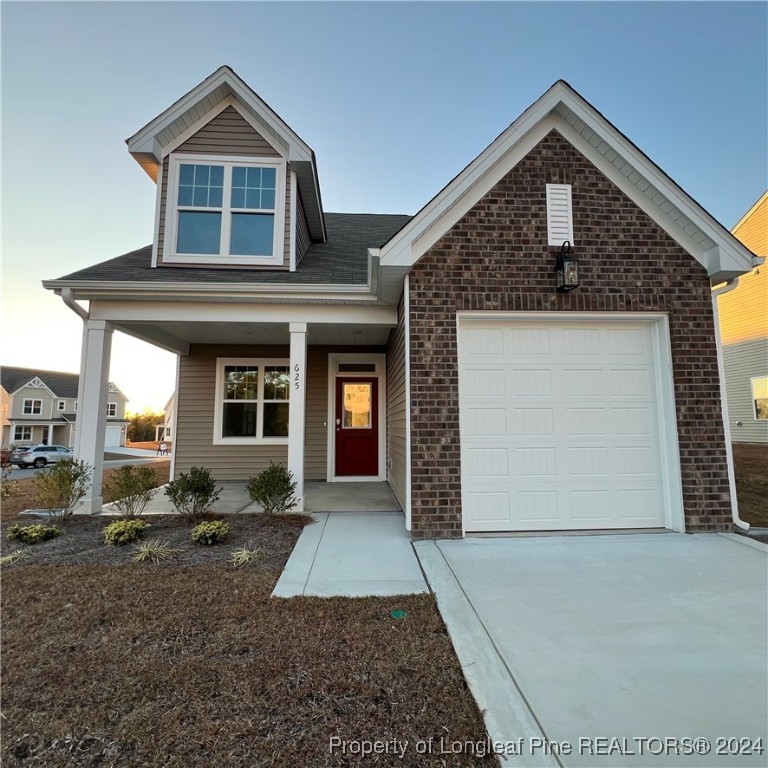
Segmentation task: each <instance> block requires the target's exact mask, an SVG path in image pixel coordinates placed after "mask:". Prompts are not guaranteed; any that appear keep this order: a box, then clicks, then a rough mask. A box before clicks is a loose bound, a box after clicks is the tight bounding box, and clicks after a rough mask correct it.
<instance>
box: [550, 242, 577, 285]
mask: <svg viewBox="0 0 768 768" xmlns="http://www.w3.org/2000/svg"><path fill="white" fill-rule="evenodd" d="M555 271H556V274H557V278H556V283H555V285H556V287H557V290H558V292H559V293H568V291H572V290H573V289H574V288H578V287H579V262H578V261H576V258H575V257H574V256H572V255H571V243H570V241H569V240H566V241H565V242H564V243H563V245H562V247H561V248H560V253H558V254H557V266H556V268H555Z"/></svg>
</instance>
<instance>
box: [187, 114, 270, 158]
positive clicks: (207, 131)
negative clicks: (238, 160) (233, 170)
mask: <svg viewBox="0 0 768 768" xmlns="http://www.w3.org/2000/svg"><path fill="white" fill-rule="evenodd" d="M174 152H193V153H206V154H213V155H249V156H252V157H280V153H279V152H278V151H277V150H276V149H275V148H274V147H273V146H272V145H271V144H270V143H269V142H268V141H267V140H266V139H265V138H264V137H263V136H262V135H261V134H260V133H259V132H258V131H256V129H255V128H254V127H253V126H252V125H251V124H250V123H249V122H248V121H247V120H246V119H245V118H244V117H243V116H242V115H241V114H240V113H239V112H238V111H237V110H236V109H235V108H234V107H227V108H226V109H225V110H224V111H223V112H220V113H219V114H218V115H217V116H216V117H214V118H213V120H211V122H210V123H208V124H207V125H205V126H203V127H202V128H201V129H200V130H199V131H198V132H197V133H196V134H194V136H192V137H190V138H189V139H187V140H186V141H185V142H184V143H183V144H180V145H179V146H178V147H177V148H176V149H175V150H174Z"/></svg>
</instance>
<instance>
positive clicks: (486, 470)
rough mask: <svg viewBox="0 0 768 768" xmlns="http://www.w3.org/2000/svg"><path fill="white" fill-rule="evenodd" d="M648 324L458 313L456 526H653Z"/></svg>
mask: <svg viewBox="0 0 768 768" xmlns="http://www.w3.org/2000/svg"><path fill="white" fill-rule="evenodd" d="M657 366H658V363H657V360H656V353H655V345H654V341H653V329H652V325H651V324H650V323H642V322H637V323H627V322H614V323H610V322H603V321H594V322H585V321H581V322H580V321H576V320H572V321H567V320H566V321H557V322H552V321H550V320H546V321H535V322H525V321H519V320H518V321H511V320H490V319H488V320H475V319H468V318H465V319H462V320H461V327H460V336H459V371H460V374H459V375H460V379H459V387H460V399H461V406H460V415H461V461H462V504H463V507H464V527H465V530H467V531H509V530H515V531H529V530H571V529H591V528H645V527H664V524H665V514H664V494H663V491H662V469H661V450H660V427H659V417H658V411H659V404H658V403H657V393H656V389H657V385H656V368H657Z"/></svg>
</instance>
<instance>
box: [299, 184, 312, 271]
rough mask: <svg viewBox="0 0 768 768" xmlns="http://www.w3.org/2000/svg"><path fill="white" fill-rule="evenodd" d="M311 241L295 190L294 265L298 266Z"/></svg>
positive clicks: (304, 215)
mask: <svg viewBox="0 0 768 768" xmlns="http://www.w3.org/2000/svg"><path fill="white" fill-rule="evenodd" d="M311 242H312V239H311V237H310V235H309V227H308V226H307V215H306V213H305V212H304V203H302V202H301V192H299V190H298V189H297V190H296V263H297V264H298V263H299V262H300V261H301V259H302V257H303V256H304V254H305V253H306V252H307V249H308V248H309V246H310V243H311Z"/></svg>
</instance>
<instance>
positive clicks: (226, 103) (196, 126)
mask: <svg viewBox="0 0 768 768" xmlns="http://www.w3.org/2000/svg"><path fill="white" fill-rule="evenodd" d="M227 107H232V108H233V109H234V110H235V111H236V112H237V113H238V114H239V115H240V117H242V118H243V120H245V121H246V122H247V123H248V125H250V126H251V128H253V130H254V131H256V133H258V134H259V136H261V137H262V138H263V139H264V140H265V141H266V142H267V143H268V144H269V145H270V146H271V147H272V149H274V150H275V152H277V153H278V154H279V155H280V157H282V158H287V157H288V154H289V152H288V151H287V148H286V147H282V146H275V144H274V143H273V141H270V138H271V137H269V136H264V128H265V126H264V125H261V124H260V123H259V121H258V120H256V119H255V117H254V116H253V114H252V113H251V112H250V111H248V110H246V109H244V108H243V105H242V104H241V103H240V102H239V101H238V100H237V99H236V98H235V97H234V96H227V97H226V98H225V99H223V100H222V101H220V102H219V103H218V104H217V105H216V106H215V107H213V108H212V109H210V110H208V112H206V113H205V114H204V115H203V116H202V117H201V118H200V119H198V120H196V121H195V122H194V123H193V124H192V125H190V126H189V128H187V129H186V130H185V131H182V132H181V133H180V134H179V135H178V136H177V137H176V138H175V139H173V141H171V142H170V144H167V145H166V146H164V147H160V146H158V148H157V149H158V150H159V151H160V153H161V154H160V157H159V158H158V159H159V161H160V162H162V161H163V159H164V158H165V157H167V156H168V155H170V154H171V152H173V151H174V150H175V149H177V148H178V147H180V146H181V145H182V144H184V142H186V141H188V140H189V139H191V138H192V137H193V136H194V135H195V134H196V133H198V131H200V130H201V129H203V128H205V126H206V125H208V123H210V122H211V120H213V119H215V118H216V117H218V116H219V115H220V114H221V113H222V112H223V111H224V110H225V109H227ZM267 127H269V126H267Z"/></svg>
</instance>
